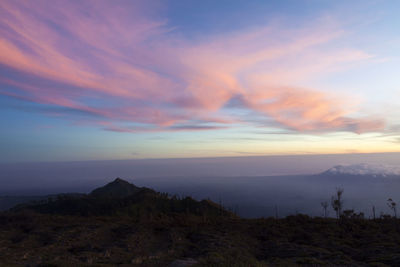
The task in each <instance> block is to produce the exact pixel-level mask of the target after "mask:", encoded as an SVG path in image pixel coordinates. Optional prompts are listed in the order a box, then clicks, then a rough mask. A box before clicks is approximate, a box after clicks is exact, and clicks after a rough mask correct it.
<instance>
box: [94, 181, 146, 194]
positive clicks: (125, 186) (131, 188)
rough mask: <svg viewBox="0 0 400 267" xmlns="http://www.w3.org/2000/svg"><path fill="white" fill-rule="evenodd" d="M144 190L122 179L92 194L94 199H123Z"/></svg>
mask: <svg viewBox="0 0 400 267" xmlns="http://www.w3.org/2000/svg"><path fill="white" fill-rule="evenodd" d="M141 190H143V188H141V187H137V186H135V185H133V184H131V183H129V182H127V181H125V180H122V179H121V178H116V179H115V180H114V181H112V182H111V183H108V184H106V185H105V186H103V187H99V188H96V189H95V190H93V191H92V192H91V193H90V196H93V197H118V198H123V197H127V196H131V195H134V194H136V193H138V192H140V191H141Z"/></svg>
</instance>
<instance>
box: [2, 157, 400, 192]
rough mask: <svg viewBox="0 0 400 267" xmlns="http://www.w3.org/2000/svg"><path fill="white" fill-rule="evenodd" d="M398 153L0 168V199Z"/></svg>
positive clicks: (284, 170)
mask: <svg viewBox="0 0 400 267" xmlns="http://www.w3.org/2000/svg"><path fill="white" fill-rule="evenodd" d="M399 162H400V153H379V154H335V155H295V156H260V157H227V158H190V159H148V160H146V159H143V160H112V161H111V160H110V161H80V162H57V163H54V162H53V163H14V164H1V165H0V194H14V193H19V194H38V193H58V192H68V191H78V192H85V191H88V190H90V189H92V188H93V187H94V186H98V185H101V184H102V183H104V182H107V181H110V180H111V179H113V178H115V177H121V178H125V179H130V180H132V179H138V178H140V179H141V178H165V179H167V178H168V177H184V178H187V179H195V180H201V179H202V178H204V177H239V176H240V177H251V176H279V175H301V174H316V173H320V172H323V171H326V170H327V169H329V168H331V167H333V166H335V165H340V164H359V163H368V164H391V165H397V164H399Z"/></svg>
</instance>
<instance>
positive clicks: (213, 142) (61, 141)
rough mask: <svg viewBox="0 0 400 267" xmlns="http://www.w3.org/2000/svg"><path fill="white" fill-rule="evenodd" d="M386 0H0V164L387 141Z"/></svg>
mask: <svg viewBox="0 0 400 267" xmlns="http://www.w3.org/2000/svg"><path fill="white" fill-rule="evenodd" d="M399 11H400V2H399V1H379V0H374V1H368V0H366V1H317V0H315V1H314V0H303V1H233V0H230V1H225V0H221V1H209V0H204V1H194V0H186V1H179V0H170V1H89V0H86V1H60V0H55V1H49V0H47V1H42V0H37V1H22V0H13V1H8V0H3V1H1V2H0V125H1V128H0V151H1V153H0V163H10V162H42V161H81V160H116V159H148V158H195V157H231V156H260V155H301V154H338V153H348V154H351V153H383V152H400V104H399V101H398V99H399V98H400V75H398V71H399V69H400V49H399V47H400V21H399V20H398V12H399Z"/></svg>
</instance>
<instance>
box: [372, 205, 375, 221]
mask: <svg viewBox="0 0 400 267" xmlns="http://www.w3.org/2000/svg"><path fill="white" fill-rule="evenodd" d="M372 218H373V219H374V220H375V219H376V215H375V206H372Z"/></svg>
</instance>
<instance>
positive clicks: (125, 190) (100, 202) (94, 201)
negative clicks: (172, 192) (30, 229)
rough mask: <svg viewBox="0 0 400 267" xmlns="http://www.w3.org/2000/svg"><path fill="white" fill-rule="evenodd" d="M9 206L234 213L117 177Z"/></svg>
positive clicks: (72, 211)
mask: <svg viewBox="0 0 400 267" xmlns="http://www.w3.org/2000/svg"><path fill="white" fill-rule="evenodd" d="M11 210H12V211H21V210H33V211H36V212H39V213H49V214H63V215H81V216H92V215H95V216H100V215H109V216H112V215H126V216H131V217H135V218H140V217H143V216H145V217H146V216H154V215H159V214H174V213H184V214H191V215H202V216H211V217H215V216H234V215H233V214H232V213H231V212H229V211H227V210H225V209H224V208H223V207H222V206H220V205H218V204H216V203H214V202H212V201H211V200H202V201H197V200H195V199H193V198H191V197H182V198H180V197H177V196H169V195H168V194H167V193H159V192H156V191H154V190H152V189H149V188H146V187H137V186H135V185H133V184H131V183H129V182H127V181H125V180H122V179H120V178H117V179H115V180H114V181H112V182H110V183H108V184H106V185H105V186H103V187H99V188H97V189H94V190H93V191H92V192H91V193H90V194H88V195H85V194H83V195H77V194H76V195H74V194H63V195H58V196H57V197H55V198H49V199H47V200H45V201H41V202H32V203H27V204H22V205H18V206H16V207H14V208H13V209H11Z"/></svg>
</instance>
